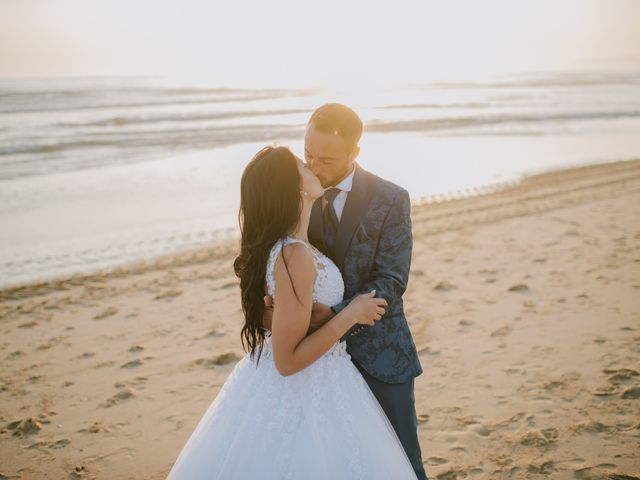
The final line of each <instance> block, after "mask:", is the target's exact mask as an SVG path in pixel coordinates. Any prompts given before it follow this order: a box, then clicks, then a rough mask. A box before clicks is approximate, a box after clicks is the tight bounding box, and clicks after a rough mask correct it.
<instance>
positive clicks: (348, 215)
mask: <svg viewBox="0 0 640 480" xmlns="http://www.w3.org/2000/svg"><path fill="white" fill-rule="evenodd" d="M355 165H356V171H355V173H354V174H353V183H352V185H351V191H350V192H349V193H348V195H347V202H346V203H345V205H344V210H343V211H342V217H341V218H340V223H339V224H338V231H337V233H336V243H335V246H334V257H335V258H334V259H333V260H334V262H335V263H336V265H338V267H339V268H340V269H342V267H343V264H344V257H345V255H346V253H347V248H348V247H349V244H350V243H351V239H352V237H353V234H354V233H355V231H356V228H358V225H359V224H360V219H361V218H362V217H363V215H364V213H365V211H366V210H367V207H368V205H369V200H370V192H369V189H368V188H367V178H366V174H367V172H366V171H365V170H364V169H363V168H362V167H360V165H358V163H357V162H356V164H355ZM314 206H315V205H314ZM320 224H322V216H320ZM320 238H322V237H320Z"/></svg>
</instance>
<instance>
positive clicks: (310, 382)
mask: <svg viewBox="0 0 640 480" xmlns="http://www.w3.org/2000/svg"><path fill="white" fill-rule="evenodd" d="M290 242H301V243H303V244H305V245H306V246H307V247H309V249H310V251H311V252H312V253H313V256H314V258H315V264H316V270H317V277H316V280H315V283H314V286H313V300H314V302H321V303H324V304H327V305H335V304H336V303H339V302H341V301H342V296H343V291H344V283H343V280H342V275H341V274H340V270H339V269H338V267H337V266H336V265H335V264H334V263H333V262H332V261H331V260H330V259H329V258H328V257H326V256H325V255H323V254H322V253H321V252H320V251H319V250H317V249H315V248H314V247H312V246H311V245H309V244H308V243H306V242H303V241H302V240H299V239H296V238H292V237H286V238H284V239H282V240H280V241H278V242H276V244H275V245H274V246H273V248H272V249H271V253H270V256H269V260H268V263H267V288H268V293H269V295H271V296H272V298H275V282H274V278H273V269H274V265H275V262H276V258H277V256H278V254H279V253H280V251H281V249H282V246H283V245H284V244H287V243H290ZM167 478H168V479H169V480H200V479H202V480H205V479H206V480H214V479H216V480H218V479H219V480H249V479H274V480H276V479H277V480H283V479H295V480H342V479H344V480H355V479H363V480H364V479H366V480H375V479H380V480H389V479H394V480H404V479H416V475H415V473H414V471H413V468H412V467H411V464H410V462H409V459H408V458H407V455H406V454H405V452H404V449H403V448H402V445H401V443H400V440H399V439H398V437H397V435H396V433H395V431H394V430H393V427H392V426H391V423H390V422H389V420H388V418H387V417H386V415H385V413H384V411H383V410H382V408H381V407H380V404H379V403H378V401H377V400H376V398H375V397H374V395H373V393H372V392H371V390H370V389H369V386H368V385H367V383H366V381H365V380H364V378H363V377H362V375H361V374H360V372H359V371H358V369H357V368H356V367H355V365H353V363H351V357H350V355H349V354H348V353H347V351H346V344H345V342H337V343H336V344H335V345H333V346H332V347H331V349H330V350H329V351H328V352H327V353H325V354H324V355H323V356H322V357H320V358H319V359H318V360H316V361H315V362H314V363H312V364H311V365H309V366H308V367H307V368H305V369H304V370H301V371H300V372H298V373H296V374H293V375H290V376H288V377H284V376H282V375H281V374H280V373H279V372H278V370H277V369H276V367H275V364H274V362H273V357H272V352H271V337H268V338H267V340H266V343H265V345H264V348H263V350H262V356H261V358H260V361H259V363H258V364H257V365H256V359H254V360H251V359H250V357H249V354H246V355H245V356H244V357H243V358H242V359H241V360H240V361H239V362H238V363H237V364H236V365H235V367H234V369H233V371H232V372H231V373H230V374H229V376H228V378H227V379H226V381H225V383H224V385H223V386H222V388H221V390H220V392H219V393H218V395H217V397H216V398H215V400H214V401H213V402H212V403H211V404H210V406H209V408H208V409H207V411H206V412H205V413H204V415H203V416H202V418H201V419H200V421H199V423H198V425H197V426H196V428H195V430H194V431H193V433H192V434H191V436H190V438H189V440H188V441H187V443H186V444H185V445H184V447H183V448H182V451H181V452H180V454H179V456H178V457H177V459H176V461H175V463H174V465H173V467H172V469H171V471H170V473H169V476H168V477H167Z"/></svg>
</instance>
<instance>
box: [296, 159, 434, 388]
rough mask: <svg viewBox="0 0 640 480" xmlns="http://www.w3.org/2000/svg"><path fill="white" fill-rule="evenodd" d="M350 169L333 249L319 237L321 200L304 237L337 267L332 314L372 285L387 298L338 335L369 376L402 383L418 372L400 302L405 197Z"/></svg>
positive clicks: (405, 271)
mask: <svg viewBox="0 0 640 480" xmlns="http://www.w3.org/2000/svg"><path fill="white" fill-rule="evenodd" d="M355 168H356V170H355V173H354V175H353V183H352V187H351V191H350V192H349V193H348V194H347V201H346V203H345V206H344V210H343V211H342V217H341V219H340V223H339V226H338V231H337V235H336V240H335V244H334V248H333V251H329V249H328V248H327V246H326V245H325V244H324V241H323V228H322V204H321V201H322V199H318V200H317V201H316V202H315V203H314V205H313V208H312V210H311V221H310V223H309V230H308V237H309V241H310V242H311V244H312V245H314V246H315V247H316V248H318V249H319V250H320V251H322V252H323V253H324V254H325V255H327V256H328V257H329V258H331V259H332V260H333V261H334V263H335V264H336V265H337V266H338V268H340V271H341V272H342V277H343V279H344V284H345V292H344V301H343V302H342V303H340V304H338V305H333V306H332V309H333V310H334V311H335V312H336V313H337V312H340V310H342V309H343V308H344V307H346V306H347V305H348V304H349V302H350V301H351V299H352V298H353V297H354V296H355V295H357V294H359V293H365V292H369V291H371V290H373V289H375V290H376V295H375V296H376V297H379V298H380V297H381V298H384V299H385V300H386V301H387V303H388V306H387V307H386V313H385V315H384V316H383V317H382V319H381V320H378V321H377V322H376V323H375V325H364V324H356V325H355V326H354V327H352V328H351V329H350V330H349V331H348V332H347V333H346V334H345V335H344V336H343V337H342V338H341V339H340V340H341V341H346V342H347V352H348V353H349V354H350V355H351V358H352V360H354V361H355V362H357V363H358V364H359V365H360V366H361V367H362V368H364V370H366V371H367V372H368V373H369V374H370V375H372V376H373V377H375V378H377V379H379V380H382V381H383V382H387V383H402V382H406V381H409V380H410V379H412V378H414V377H417V376H418V375H420V374H421V373H422V367H421V365H420V360H419V359H418V354H417V351H416V346H415V343H414V342H413V338H412V337H411V332H410V330H409V325H408V324H407V319H406V317H405V314H404V308H403V303H402V294H403V293H404V291H405V290H406V288H407V282H408V279H409V267H410V265H411V250H412V248H413V238H412V234H411V201H410V197H409V193H408V192H407V191H406V190H405V189H404V188H402V187H400V186H398V185H396V184H394V183H391V182H389V181H387V180H384V179H382V178H380V177H378V176H376V175H373V174H372V173H370V172H368V171H366V170H364V169H363V168H362V167H361V166H360V165H358V164H357V163H356V164H355Z"/></svg>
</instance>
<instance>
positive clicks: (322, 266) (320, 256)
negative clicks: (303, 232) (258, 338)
mask: <svg viewBox="0 0 640 480" xmlns="http://www.w3.org/2000/svg"><path fill="white" fill-rule="evenodd" d="M294 242H299V243H302V244H304V245H305V246H307V247H308V248H309V250H310V251H311V253H312V255H313V259H314V263H315V266H316V272H317V274H316V279H315V281H314V282H313V301H314V302H318V303H324V304H325V305H329V306H331V305H336V304H338V303H340V302H341V301H342V296H343V295H344V280H343V279H342V274H341V273H340V269H339V268H338V267H337V266H336V264H335V263H333V261H332V260H331V259H330V258H329V257H327V256H326V255H325V254H324V253H322V252H321V251H320V250H318V249H317V248H315V247H314V246H312V245H311V244H309V243H307V242H305V241H304V240H300V239H299V238H294V237H289V236H287V237H284V238H283V239H280V240H278V241H277V242H276V243H275V245H274V246H273V247H272V248H271V252H270V253H269V259H268V260H267V273H266V279H267V293H268V294H269V295H270V296H271V298H273V299H275V298H276V282H275V279H274V275H273V271H274V269H275V265H276V260H277V258H278V254H279V253H280V251H281V250H282V248H283V247H284V246H285V245H287V244H289V243H294ZM265 331H266V332H267V336H269V337H270V336H271V332H270V331H269V330H268V329H266V328H265ZM269 340H270V339H269ZM263 355H264V356H265V357H271V342H270V341H268V342H267V344H266V345H265V349H264V351H263ZM333 356H340V357H346V358H348V359H350V358H351V356H350V355H349V354H348V353H347V344H346V342H336V343H335V344H334V345H333V346H332V347H331V348H330V349H329V351H328V352H327V353H325V354H324V355H323V357H328V358H331V357H333Z"/></svg>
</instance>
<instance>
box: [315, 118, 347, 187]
mask: <svg viewBox="0 0 640 480" xmlns="http://www.w3.org/2000/svg"><path fill="white" fill-rule="evenodd" d="M354 150H355V151H354V152H347V147H346V145H345V142H344V140H343V138H342V137H341V136H340V135H334V134H331V133H324V132H320V131H318V130H316V129H315V128H314V126H313V125H311V124H310V125H308V126H307V131H306V132H305V135H304V158H305V161H306V162H307V164H308V165H309V166H310V167H311V170H312V171H313V173H314V174H315V176H316V177H318V180H320V183H321V184H322V187H323V188H327V187H331V186H335V185H336V184H337V183H339V182H340V180H342V179H343V178H344V177H345V176H346V175H347V174H348V173H349V172H350V171H351V168H352V166H353V161H354V160H355V158H356V156H357V151H358V147H355V149H354ZM354 153H355V155H354Z"/></svg>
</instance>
